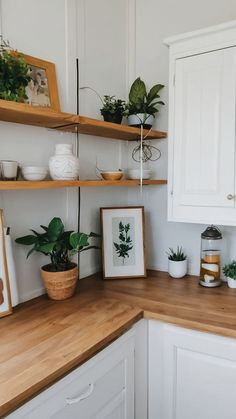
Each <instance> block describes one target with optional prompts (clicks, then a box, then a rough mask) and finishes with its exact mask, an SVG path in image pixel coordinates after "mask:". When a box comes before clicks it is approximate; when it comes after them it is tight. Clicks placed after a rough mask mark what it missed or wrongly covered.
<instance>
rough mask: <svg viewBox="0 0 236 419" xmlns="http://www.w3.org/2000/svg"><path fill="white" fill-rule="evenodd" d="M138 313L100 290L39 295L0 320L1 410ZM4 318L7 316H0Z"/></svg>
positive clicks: (93, 350)
mask: <svg viewBox="0 0 236 419" xmlns="http://www.w3.org/2000/svg"><path fill="white" fill-rule="evenodd" d="M141 317H142V310H140V309H139V308H133V307H132V306H130V305H128V304H123V303H121V302H119V301H117V300H114V299H113V298H106V297H105V298H104V297H103V296H102V295H101V294H100V293H96V292H95V293H94V292H92V291H91V292H89V293H83V294H81V295H80V294H77V295H76V296H75V297H73V298H71V299H69V300H65V301H60V302H55V301H50V300H48V298H47V297H40V298H38V299H36V300H33V301H31V302H29V303H26V304H24V305H23V306H21V307H19V308H18V309H16V311H15V313H14V314H13V315H12V316H11V317H8V318H4V319H2V320H1V324H0V329H1V332H0V336H1V339H0V341H1V351H0V415H1V416H3V415H5V414H7V413H9V412H10V411H11V410H13V409H15V408H16V407H18V406H19V405H20V404H22V403H23V402H25V401H26V400H27V399H29V398H30V397H32V396H34V395H35V394H36V393H37V392H39V391H40V390H42V389H43V388H45V387H47V386H48V385H49V384H52V383H53V382H54V381H55V380H57V379H58V378H60V377H62V376H63V375H64V374H65V373H67V372H69V371H70V370H71V369H73V368H74V367H77V366H78V365H79V364H81V363H82V362H84V361H85V360H88V359H89V358H90V357H91V356H92V355H94V354H95V353H96V352H97V351H99V350H100V349H102V348H104V347H105V346H106V345H107V344H109V343H110V342H111V341H112V340H114V339H115V338H116V337H118V336H119V335H121V334H122V333H123V332H124V331H125V330H126V329H127V328H129V327H130V326H131V325H132V324H133V323H135V322H136V321H137V320H139V319H140V318H141ZM4 320H6V321H4Z"/></svg>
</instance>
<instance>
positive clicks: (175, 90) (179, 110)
mask: <svg viewBox="0 0 236 419" xmlns="http://www.w3.org/2000/svg"><path fill="white" fill-rule="evenodd" d="M165 42H166V44H167V45H169V46H170V80H169V89H170V90H169V130H168V131H169V174H168V184H169V186H168V187H169V189H168V219H169V220H170V221H183V222H197V223H215V224H222V225H236V182H235V179H236V178H235V176H236V175H235V174H236V159H235V125H236V21H234V22H230V23H228V24H223V25H219V26H217V27H213V28H208V29H205V30H200V31H196V32H193V33H190V34H185V35H182V36H178V37H174V38H170V39H168V40H166V41H165Z"/></svg>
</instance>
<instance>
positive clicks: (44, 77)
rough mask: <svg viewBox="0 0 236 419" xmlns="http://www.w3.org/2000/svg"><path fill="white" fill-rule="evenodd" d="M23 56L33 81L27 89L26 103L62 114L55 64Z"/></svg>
mask: <svg viewBox="0 0 236 419" xmlns="http://www.w3.org/2000/svg"><path fill="white" fill-rule="evenodd" d="M23 56H24V59H25V62H26V64H27V65H28V66H29V67H30V69H31V71H30V74H29V75H30V76H31V79H32V80H31V81H30V82H29V83H28V86H26V88H25V92H26V95H27V96H28V98H29V99H28V100H26V103H28V104H29V105H31V106H35V107H40V108H42V107H43V108H47V109H52V110H54V111H58V112H60V102H59V94H58V87H57V78H56V67H55V64H54V63H51V62H49V61H45V60H42V59H41V58H35V57H32V56H31V55H26V54H23Z"/></svg>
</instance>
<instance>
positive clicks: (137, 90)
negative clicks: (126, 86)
mask: <svg viewBox="0 0 236 419" xmlns="http://www.w3.org/2000/svg"><path fill="white" fill-rule="evenodd" d="M163 87H164V85H163V84H155V85H154V86H153V87H152V88H151V89H150V91H149V92H148V93H147V89H146V85H145V83H144V82H143V81H142V80H141V79H140V77H138V78H137V79H136V80H135V81H134V82H133V84H132V86H131V88H130V92H129V103H128V104H127V105H126V109H127V114H128V115H134V114H135V115H136V114H138V113H144V114H148V115H155V113H157V112H158V108H157V106H158V105H164V102H162V101H161V100H156V99H159V98H160V96H159V91H160V90H161V89H163Z"/></svg>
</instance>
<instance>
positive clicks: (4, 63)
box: [0, 37, 30, 102]
mask: <svg viewBox="0 0 236 419" xmlns="http://www.w3.org/2000/svg"><path fill="white" fill-rule="evenodd" d="M29 81H30V76H29V67H28V65H27V63H26V61H25V59H24V55H23V54H21V53H19V52H18V51H16V50H12V49H11V48H10V45H9V43H8V42H6V41H4V40H3V38H2V37H1V40H0V99H4V100H11V101H14V102H24V99H27V95H26V93H25V88H26V86H27V85H28V83H29Z"/></svg>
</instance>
